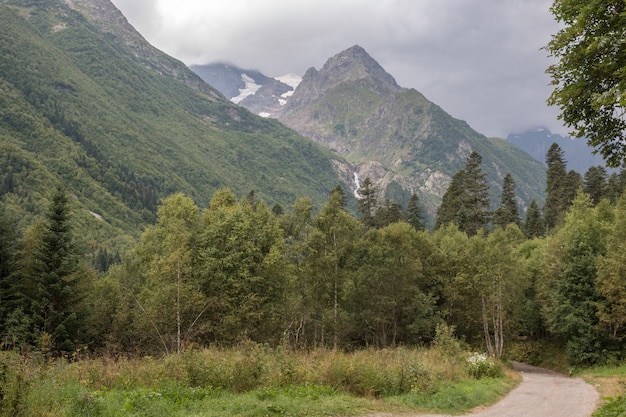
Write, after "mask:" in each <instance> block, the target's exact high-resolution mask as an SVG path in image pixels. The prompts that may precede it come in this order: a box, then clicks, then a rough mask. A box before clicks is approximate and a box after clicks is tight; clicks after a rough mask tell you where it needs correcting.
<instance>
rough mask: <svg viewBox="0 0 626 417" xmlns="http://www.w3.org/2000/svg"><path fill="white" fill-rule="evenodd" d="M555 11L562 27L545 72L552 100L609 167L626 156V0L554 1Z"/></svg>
mask: <svg viewBox="0 0 626 417" xmlns="http://www.w3.org/2000/svg"><path fill="white" fill-rule="evenodd" d="M550 10H551V12H552V14H553V15H554V16H555V18H556V20H557V21H558V22H560V23H562V24H563V25H564V26H563V28H562V29H561V30H559V31H558V32H557V33H556V34H555V35H553V37H552V40H551V41H550V42H549V43H548V45H547V50H548V51H549V53H550V54H551V56H553V57H555V58H557V59H558V62H557V63H556V64H554V65H552V66H550V67H549V68H548V70H547V72H548V73H549V74H550V75H551V76H552V80H553V81H552V84H553V85H554V91H553V93H552V95H551V96H550V98H549V99H548V104H550V105H555V106H558V107H559V108H560V109H561V114H560V118H561V120H563V121H564V122H565V125H566V126H568V127H571V128H572V129H573V132H572V134H573V135H574V136H575V137H578V138H587V140H588V143H589V144H590V145H591V146H594V147H596V148H597V151H599V152H600V154H601V155H602V156H603V157H604V159H605V161H606V163H607V165H608V166H611V167H618V166H620V165H621V164H622V162H623V161H624V159H625V158H626V143H625V142H624V140H623V139H624V132H625V131H626V119H625V110H626V3H624V2H623V1H621V0H600V1H591V2H590V1H585V0H555V1H554V3H553V4H552V7H551V9H550Z"/></svg>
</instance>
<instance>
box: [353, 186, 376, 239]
mask: <svg viewBox="0 0 626 417" xmlns="http://www.w3.org/2000/svg"><path fill="white" fill-rule="evenodd" d="M378 192H379V190H378V187H376V186H374V184H373V183H372V180H371V179H370V178H369V177H367V178H365V179H364V180H363V183H362V184H361V187H360V188H359V189H358V190H357V193H358V194H359V201H358V206H357V211H358V212H359V213H360V214H361V221H362V222H363V224H364V225H365V227H367V228H368V229H369V228H373V227H375V226H376V221H375V214H376V208H377V204H378Z"/></svg>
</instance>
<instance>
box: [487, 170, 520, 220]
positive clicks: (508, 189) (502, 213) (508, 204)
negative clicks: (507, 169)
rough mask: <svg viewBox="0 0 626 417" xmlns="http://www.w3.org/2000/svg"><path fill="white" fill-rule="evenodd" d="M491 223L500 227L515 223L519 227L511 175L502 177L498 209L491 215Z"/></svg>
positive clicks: (513, 182) (513, 183)
mask: <svg viewBox="0 0 626 417" xmlns="http://www.w3.org/2000/svg"><path fill="white" fill-rule="evenodd" d="M493 223H494V224H495V225H497V226H502V227H506V225H507V224H509V223H515V224H516V225H518V226H519V223H520V217H519V210H518V208H517V202H516V201H515V181H514V180H513V177H511V173H507V174H506V176H505V177H504V181H503V183H502V197H501V199H500V207H498V208H497V209H496V211H495V213H494V215H493Z"/></svg>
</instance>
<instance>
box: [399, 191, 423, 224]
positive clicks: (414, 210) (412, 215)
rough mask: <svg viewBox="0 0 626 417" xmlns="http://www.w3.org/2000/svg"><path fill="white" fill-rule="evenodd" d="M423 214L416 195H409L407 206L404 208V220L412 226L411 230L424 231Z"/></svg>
mask: <svg viewBox="0 0 626 417" xmlns="http://www.w3.org/2000/svg"><path fill="white" fill-rule="evenodd" d="M424 213H425V210H424V207H422V205H421V204H420V201H419V197H418V196H417V194H413V195H411V199H410V200H409V204H408V205H407V206H406V210H405V212H404V219H405V220H406V222H407V223H408V224H410V225H411V226H413V228H414V229H415V230H417V231H421V230H426V222H425V220H424V218H425V214H424Z"/></svg>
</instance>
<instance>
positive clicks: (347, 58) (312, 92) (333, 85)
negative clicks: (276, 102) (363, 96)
mask: <svg viewBox="0 0 626 417" xmlns="http://www.w3.org/2000/svg"><path fill="white" fill-rule="evenodd" d="M342 89H343V90H354V89H356V90H361V91H365V90H367V91H371V92H372V93H374V94H376V95H378V96H379V97H380V98H382V99H386V98H388V97H390V96H393V95H394V94H397V93H398V92H400V91H402V90H403V88H402V87H400V86H399V85H398V84H397V83H396V80H395V79H394V78H393V77H392V76H391V75H390V74H389V73H388V72H387V71H385V70H384V69H383V67H381V66H380V64H379V63H378V62H376V60H374V58H372V57H371V56H370V55H369V54H368V53H367V52H366V51H365V49H363V48H362V47H360V46H358V45H354V46H352V47H350V48H348V49H346V50H344V51H342V52H340V53H338V54H337V55H335V56H333V57H332V58H330V59H329V60H328V61H326V63H325V64H324V66H323V67H322V68H321V69H320V70H319V71H318V70H316V69H315V68H309V69H308V70H307V72H306V73H305V74H304V77H302V82H301V83H300V85H299V86H298V88H297V89H296V91H295V92H294V94H293V96H292V97H291V99H290V100H289V102H287V104H286V105H285V106H284V108H283V111H282V113H281V114H280V115H279V119H283V118H285V117H287V118H288V117H289V115H291V114H294V113H297V112H299V111H300V110H301V109H303V108H306V107H308V106H310V105H312V104H313V103H315V102H316V101H317V100H318V99H320V98H322V97H324V96H326V95H327V94H328V93H329V92H331V91H335V92H336V93H337V94H339V95H344V93H341V92H339V90H342Z"/></svg>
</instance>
